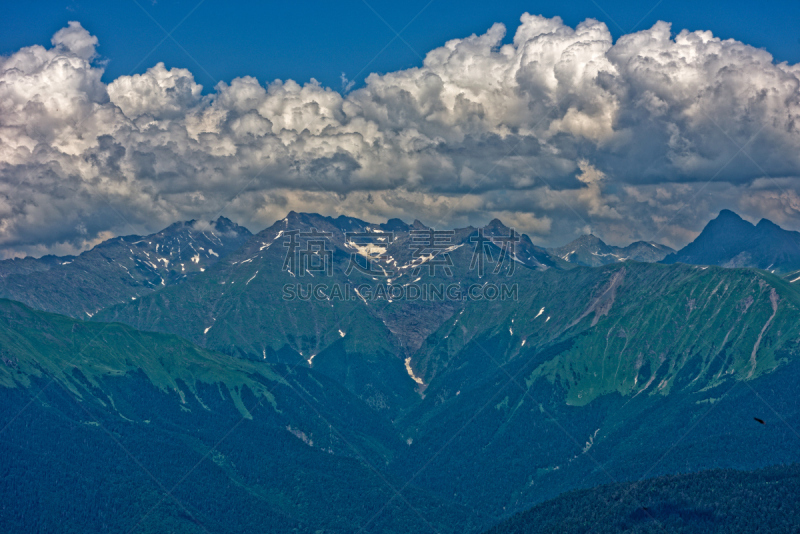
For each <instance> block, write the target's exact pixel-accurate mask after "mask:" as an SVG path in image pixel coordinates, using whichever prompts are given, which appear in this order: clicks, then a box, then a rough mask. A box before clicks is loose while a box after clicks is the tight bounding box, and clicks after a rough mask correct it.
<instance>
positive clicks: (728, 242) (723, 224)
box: [662, 210, 800, 278]
mask: <svg viewBox="0 0 800 534" xmlns="http://www.w3.org/2000/svg"><path fill="white" fill-rule="evenodd" d="M662 261H663V262H664V263H668V264H669V263H691V264H695V265H720V266H722V267H754V268H757V269H765V270H767V271H770V272H773V273H780V274H793V273H797V272H798V271H800V232H793V231H789V230H784V229H783V228H781V227H780V226H778V225H777V224H775V223H773V222H771V221H768V220H767V219H761V220H760V221H759V222H758V224H755V225H754V224H752V223H750V222H748V221H745V220H744V219H742V218H741V217H739V216H738V215H737V214H735V213H734V212H732V211H730V210H722V211H721V212H720V214H719V216H717V218H716V219H714V220H712V221H711V222H709V223H708V224H707V225H706V227H705V228H704V229H703V231H702V232H701V233H700V235H699V236H697V239H695V240H694V241H692V242H691V243H689V244H688V245H686V246H685V247H684V248H682V249H681V250H679V251H677V252H675V253H673V254H670V255H668V256H666V257H665V258H664V259H663V260H662ZM795 278H796V277H795Z"/></svg>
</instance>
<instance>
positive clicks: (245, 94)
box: [0, 14, 800, 255]
mask: <svg viewBox="0 0 800 534" xmlns="http://www.w3.org/2000/svg"><path fill="white" fill-rule="evenodd" d="M505 34H506V28H505V27H504V26H503V25H501V24H495V25H493V26H492V27H491V28H489V29H488V31H487V32H486V33H485V34H483V35H472V36H469V37H466V38H463V39H454V40H452V41H448V42H447V43H445V44H444V45H443V46H441V47H439V48H437V49H434V50H432V51H430V52H429V53H428V54H427V55H426V57H425V59H424V62H423V64H422V66H420V67H417V68H411V69H407V70H401V71H396V72H389V73H386V74H382V75H379V74H372V75H370V76H369V77H368V78H367V79H366V82H365V84H364V86H363V87H362V88H360V89H356V90H352V91H351V90H350V89H351V88H352V86H351V84H350V83H349V81H347V80H346V78H345V77H343V78H342V80H343V82H342V85H343V87H342V89H343V92H341V93H340V92H337V91H336V90H334V89H331V88H327V87H323V86H321V85H320V84H319V83H317V82H315V81H313V80H312V81H311V82H310V83H307V84H304V85H300V84H298V83H295V82H294V81H291V80H275V81H272V82H269V83H263V82H260V81H259V80H256V79H255V78H252V77H243V78H236V79H234V80H231V81H230V82H227V83H226V82H220V83H219V84H218V85H217V86H216V87H214V88H213V90H212V91H211V92H209V93H207V94H205V95H204V94H203V88H202V86H201V85H199V84H197V83H196V82H195V80H194V76H193V75H192V72H191V71H189V70H187V69H181V68H173V69H167V68H166V67H165V66H164V65H163V64H162V63H159V64H157V65H155V66H153V67H151V68H149V69H148V70H147V71H146V72H144V73H142V74H136V75H132V76H120V77H119V78H117V79H115V80H114V81H112V82H111V83H109V84H108V85H106V84H104V83H103V82H102V81H101V75H102V74H103V69H102V65H101V64H100V63H99V62H98V61H97V54H96V47H97V45H98V42H97V38H96V37H94V36H92V35H91V34H90V33H89V32H88V31H87V30H86V29H84V28H83V27H82V26H81V25H80V24H79V23H78V22H70V23H69V26H68V27H66V28H64V29H61V30H59V31H58V32H57V33H56V34H55V35H54V36H53V39H52V46H51V47H50V48H45V47H43V46H38V45H36V46H30V47H27V48H23V49H20V50H19V51H17V52H15V53H13V54H11V55H10V56H7V57H0V249H2V251H3V254H5V255H12V254H21V253H44V252H48V251H57V252H63V251H75V250H80V249H82V248H85V247H87V246H89V245H90V244H92V243H94V242H96V240H97V239H98V238H99V237H100V236H106V235H111V234H117V233H131V232H133V231H137V232H143V231H154V230H157V229H159V228H160V227H162V226H165V225H167V224H169V223H171V222H173V221H175V220H181V219H189V218H206V217H210V216H213V215H215V214H216V213H217V212H218V211H220V210H223V213H224V214H226V215H228V216H229V217H231V218H233V219H235V220H237V221H240V222H242V223H244V224H246V225H248V226H250V227H251V229H254V230H258V229H260V228H261V227H263V226H265V225H267V224H269V223H270V222H272V221H273V220H275V219H277V218H281V217H283V215H284V214H285V212H286V211H288V210H289V209H295V210H302V211H319V212H322V213H326V214H335V213H342V212H347V213H348V214H350V215H355V216H359V217H362V218H365V219H372V220H379V219H386V218H389V217H401V218H405V219H413V218H420V219H422V220H423V221H424V222H426V223H428V224H433V225H436V226H441V227H444V226H453V225H460V224H467V223H472V224H478V223H485V222H486V221H488V220H489V219H490V218H493V217H496V216H499V217H501V218H504V219H506V220H507V221H509V222H511V221H513V222H514V224H519V225H521V226H522V227H520V228H519V229H520V230H522V231H526V232H530V233H531V234H532V236H533V238H534V240H535V241H537V242H540V243H543V244H561V242H564V241H566V240H568V239H571V238H573V237H575V236H576V235H577V234H579V233H581V232H584V231H586V230H587V229H591V230H592V231H593V232H595V233H596V234H598V235H601V236H602V237H604V238H606V239H607V240H608V241H610V242H625V241H627V240H630V239H642V238H650V237H653V236H656V238H657V239H660V240H661V241H664V242H667V243H668V244H671V245H673V246H676V245H682V244H683V243H684V242H685V241H686V240H687V239H691V236H692V235H693V232H695V231H696V229H697V228H698V225H701V224H702V222H704V221H705V220H707V219H708V218H709V217H711V216H713V214H714V212H715V211H717V210H718V209H720V208H723V207H728V208H732V209H735V210H740V211H741V212H742V213H743V215H746V216H749V217H753V218H758V217H761V216H765V217H769V216H770V214H771V213H773V212H776V213H777V214H776V215H775V217H774V218H775V219H776V222H779V223H782V224H784V225H787V226H790V227H796V226H797V225H798V223H800V205H798V201H797V194H796V191H797V189H798V184H799V183H800V180H798V176H800V130H798V128H800V120H799V119H800V66H798V65H789V64H787V63H776V62H775V61H774V60H773V58H772V56H771V55H770V54H769V53H768V52H766V51H764V50H761V49H757V48H754V47H751V46H749V45H746V44H744V43H741V42H737V41H734V40H722V39H719V38H717V37H714V36H713V35H712V34H711V33H710V32H703V31H697V32H689V31H686V30H684V31H681V32H679V33H677V35H674V36H673V34H671V27H670V25H669V24H667V23H664V22H659V23H657V24H656V25H655V26H653V27H652V28H650V29H648V30H644V31H640V32H637V33H634V34H630V35H625V36H622V37H620V38H619V39H618V40H617V42H616V43H614V42H613V40H612V38H611V35H610V33H609V31H608V28H607V27H606V26H605V24H603V23H601V22H598V21H595V20H591V19H588V20H586V21H584V22H582V23H581V24H579V25H578V26H577V27H575V28H572V27H569V26H567V25H565V24H563V23H562V21H561V20H560V19H559V18H557V17H556V18H551V19H548V18H544V17H540V16H534V15H528V14H525V15H523V16H522V18H521V24H520V26H519V27H518V28H517V30H516V33H515V34H514V36H513V40H512V42H511V43H508V44H503V42H504V38H505ZM346 82H347V83H346ZM676 214H677V215H678V216H677V217H676Z"/></svg>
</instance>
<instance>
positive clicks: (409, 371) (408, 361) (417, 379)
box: [406, 356, 425, 385]
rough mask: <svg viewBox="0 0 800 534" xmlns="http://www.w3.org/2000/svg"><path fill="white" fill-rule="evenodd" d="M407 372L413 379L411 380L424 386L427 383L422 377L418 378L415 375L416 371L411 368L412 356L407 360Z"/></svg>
mask: <svg viewBox="0 0 800 534" xmlns="http://www.w3.org/2000/svg"><path fill="white" fill-rule="evenodd" d="M406 372H407V373H408V376H410V377H411V380H413V381H414V382H416V383H417V384H420V385H422V384H424V383H425V382H423V381H422V379H421V378H420V377H418V376H417V375H415V374H414V370H413V369H412V368H411V356H409V357H408V358H406Z"/></svg>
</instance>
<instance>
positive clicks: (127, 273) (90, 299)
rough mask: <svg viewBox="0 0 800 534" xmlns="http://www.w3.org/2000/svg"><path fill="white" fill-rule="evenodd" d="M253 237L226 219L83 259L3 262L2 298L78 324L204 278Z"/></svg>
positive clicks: (117, 241)
mask: <svg viewBox="0 0 800 534" xmlns="http://www.w3.org/2000/svg"><path fill="white" fill-rule="evenodd" d="M251 235H252V234H251V233H250V231H249V230H247V228H244V227H242V226H239V225H237V224H235V223H233V222H231V221H230V220H229V219H226V218H225V217H219V218H218V219H217V220H216V221H212V222H210V223H207V224H205V223H203V222H198V221H188V222H179V223H175V224H173V225H171V226H169V227H167V228H165V229H164V230H162V231H160V232H157V233H155V234H151V235H147V236H137V235H130V236H122V237H116V238H114V239H109V240H107V241H104V242H102V243H100V244H99V245H97V246H96V247H94V248H92V249H91V250H88V251H86V252H84V253H82V254H81V255H79V256H64V257H56V256H44V257H43V258H39V259H35V258H23V259H10V260H4V261H0V298H8V299H12V300H17V301H19V302H23V303H25V304H28V305H29V306H32V307H34V308H38V309H40V310H45V311H50V312H54V313H61V314H64V315H69V316H71V317H76V318H87V317H91V316H92V315H94V314H95V313H97V312H98V311H99V310H101V309H103V308H106V307H108V306H110V305H112V304H118V303H120V302H123V301H126V300H130V299H135V298H137V297H140V296H142V295H146V294H147V293H150V292H152V291H155V290H156V289H159V288H161V287H164V286H167V285H171V284H175V283H177V282H181V281H183V280H185V279H186V278H187V277H189V276H191V275H193V274H196V273H199V272H203V271H204V270H205V269H207V268H208V267H209V266H211V265H213V264H214V263H216V262H217V261H219V259H220V258H224V257H225V256H227V255H228V254H230V253H231V252H233V251H234V250H236V249H238V248H239V247H240V246H241V245H242V244H243V243H244V242H245V241H246V240H247V239H248V238H249V237H250V236H251Z"/></svg>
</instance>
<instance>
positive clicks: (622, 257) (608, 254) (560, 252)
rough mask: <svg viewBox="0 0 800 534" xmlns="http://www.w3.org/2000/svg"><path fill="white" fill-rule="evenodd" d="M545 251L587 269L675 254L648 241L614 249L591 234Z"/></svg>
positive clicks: (653, 260) (663, 246)
mask: <svg viewBox="0 0 800 534" xmlns="http://www.w3.org/2000/svg"><path fill="white" fill-rule="evenodd" d="M547 251H548V252H549V253H550V254H552V255H553V256H556V257H558V258H561V259H563V260H564V261H568V262H570V263H576V264H578V265H585V266H587V267H599V266H600V265H608V264H609V263H617V262H621V261H628V260H630V261H640V262H645V263H653V262H657V261H661V260H662V259H664V257H665V256H666V255H667V254H670V253H672V252H675V251H674V250H673V249H671V248H669V247H668V246H666V245H661V244H659V243H650V242H648V241H636V242H635V243H631V244H630V245H628V246H627V247H615V246H611V245H606V244H605V243H604V242H603V241H602V240H601V239H600V238H598V237H596V236H594V235H591V234H589V235H584V236H581V237H579V238H578V239H576V240H575V241H573V242H571V243H569V244H566V245H564V246H563V247H558V248H551V249H547Z"/></svg>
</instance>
